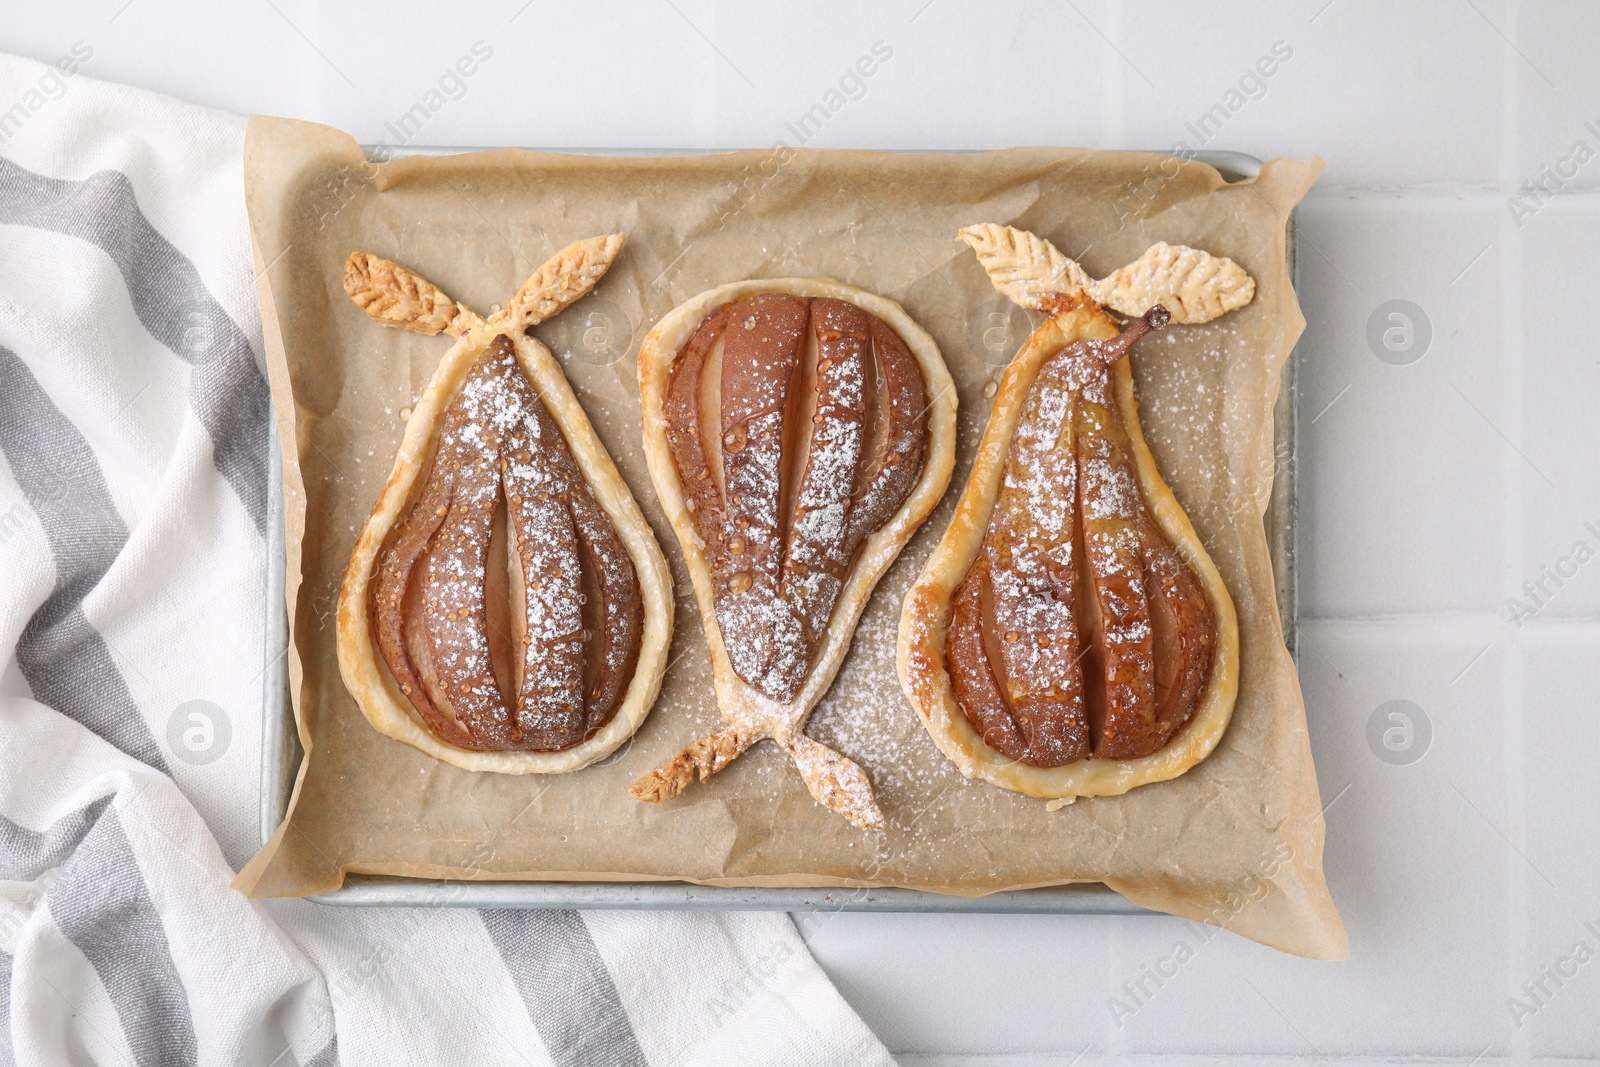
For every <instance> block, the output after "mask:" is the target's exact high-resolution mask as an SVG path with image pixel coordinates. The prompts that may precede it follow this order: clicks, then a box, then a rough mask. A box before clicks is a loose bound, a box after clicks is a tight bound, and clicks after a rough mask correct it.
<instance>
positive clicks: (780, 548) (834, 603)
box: [633, 278, 956, 828]
mask: <svg viewBox="0 0 1600 1067" xmlns="http://www.w3.org/2000/svg"><path fill="white" fill-rule="evenodd" d="M639 392H640V397H641V400H642V402H643V406H644V433H645V457H646V460H647V461H648V463H649V467H650V477H651V480H652V481H653V482H654V483H655V487H656V492H657V494H658V495H659V497H660V499H661V503H662V506H663V508H664V509H665V510H666V513H667V517H668V518H669V519H670V520H671V522H672V527H673V530H674V532H675V533H676V534H677V535H678V540H679V542H680V543H681V544H682V546H683V554H684V560H685V562H686V563H687V565H688V569H689V574H690V576H691V577H692V578H693V581H694V588H695V595H696V597H697V599H698V601H699V604H700V618H701V622H702V625H703V627H704V630H705V634H706V640H707V642H708V644H709V645H710V652H711V666H712V673H713V676H714V679H715V685H716V696H717V705H718V708H719V709H720V711H721V713H722V718H723V720H724V723H725V726H724V728H723V729H721V730H720V731H718V732H716V733H714V734H711V735H710V736H708V737H705V738H702V739H701V740H699V741H697V742H695V743H694V744H693V745H691V746H690V747H689V748H687V749H685V750H684V751H683V752H682V753H680V754H679V755H678V756H676V757H674V758H673V759H672V760H669V761H668V762H666V763H664V764H663V765H661V766H660V767H658V768H656V770H654V771H653V772H651V773H650V774H649V775H647V776H646V777H644V778H643V779H641V780H640V781H639V782H637V783H635V785H634V786H633V793H634V795H635V796H636V797H638V798H639V799H640V800H644V801H650V802H654V801H661V800H666V799H669V798H671V797H674V796H677V795H678V794H679V793H681V792H682V791H683V790H684V789H685V788H686V787H687V786H688V785H689V784H690V783H691V782H692V781H693V780H694V777H695V776H696V775H697V774H698V775H699V777H700V780H701V781H704V780H705V779H706V778H708V777H710V776H711V775H712V774H714V773H716V772H717V771H718V770H720V769H721V768H722V767H724V766H726V765H727V764H728V763H729V762H730V761H731V760H733V759H734V758H735V757H737V756H738V755H739V754H740V753H742V752H744V751H745V750H746V749H748V748H749V747H750V746H751V745H753V744H754V743H756V742H757V741H759V740H761V739H763V738H771V739H772V740H773V741H774V742H776V743H777V744H778V745H779V747H781V748H782V749H783V750H784V751H785V752H786V753H787V754H788V755H789V756H790V758H792V759H793V760H794V763H795V766H796V767H797V768H798V769H799V771H800V775H801V777H802V778H803V779H804V781H805V784H806V787H807V789H808V790H809V791H810V793H811V796H812V797H813V798H814V799H815V800H816V801H817V802H818V803H820V804H823V805H825V806H826V807H828V808H831V809H832V810H833V811H835V812H837V813H839V814H840V815H842V816H844V817H845V818H846V819H848V820H849V821H850V822H852V823H853V824H855V825H856V826H859V827H863V828H877V827H882V826H883V825H884V818H883V814H882V812H881V811H880V809H879V808H878V805H877V801H876V799H875V798H874V796H873V792H872V786H871V783H870V782H869V780H868V779H867V776H866V774H865V772H863V771H862V769H861V768H860V767H859V766H857V765H856V764H855V763H854V762H852V761H851V760H849V759H847V758H845V757H844V756H842V755H840V754H839V753H837V752H835V751H833V750H832V749H830V748H827V747H825V746H824V745H822V744H820V743H819V742H817V741H815V740H813V739H811V738H809V737H807V736H806V735H805V724H806V720H807V718H808V717H809V716H810V714H811V711H812V709H813V708H814V707H816V704H817V702H818V701H819V700H821V699H822V696H823V694H825V693H826V692H827V691H828V687H829V686H830V685H832V683H833V679H834V676H835V675H836V674H837V673H838V671H839V667H840V664H841V663H842V662H843V659H844V656H845V653H846V652H847V651H848V650H849V647H850V641H851V638H852V637H853V635H854V633H855V628H856V622H857V620H858V619H859V618H860V616H861V612H862V609H863V608H864V607H865V606H866V602H867V599H868V597H870V596H871V594H872V590H873V588H874V586H876V584H877V582H878V579H879V578H880V577H881V576H882V575H883V573H884V571H885V570H887V569H888V567H889V564H891V563H892V562H894V559H895V557H896V556H897V555H898V554H899V552H900V549H901V548H902V547H903V546H904V545H905V543H906V541H907V539H909V538H910V536H911V534H912V533H913V532H914V531H915V530H916V528H917V527H918V526H919V525H921V523H922V521H923V520H924V519H926V518H927V516H928V513H929V512H930V511H932V510H933V507H934V505H935V504H937V503H938V501H939V498H940V497H941V496H943V494H944V490H945V488H946V487H947V486H948V485H949V482H950V471H951V468H952V465H953V462H954V452H955V414H956V394H955V390H954V388H953V387H952V383H951V380H950V375H949V372H948V371H947V370H946V369H945V365H944V360H943V358H942V357H941V356H940V354H939V348H938V346H937V345H936V344H935V343H934V341H933V338H932V337H930V336H929V335H928V333H927V332H926V331H925V330H923V329H922V328H921V327H920V326H918V325H917V324H916V323H915V322H914V321H913V320H912V319H911V317H910V316H909V315H907V314H906V312H905V310H904V309H903V308H902V307H900V305H899V304H896V303H895V302H893V301H891V300H887V299H884V298H883V297H880V296H876V295H874V294H872V293H868V292H865V291H863V290H860V289H856V288H854V287H852V286H848V285H843V284H841V283H839V282H835V281H828V280H824V279H807V278H782V279H771V280H764V281H745V282H736V283H733V284H731V285H724V286H721V287H720V288H717V289H713V290H710V291H709V292H706V293H702V294H701V295H699V296H697V297H695V298H693V299H692V300H689V301H688V302H686V303H684V304H682V305H680V306H679V307H677V308H676V309H675V310H673V311H672V312H670V313H669V314H668V315H667V316H666V317H665V318H663V319H662V320H661V322H660V323H659V324H658V325H657V326H656V327H655V328H654V329H653V330H651V332H650V334H649V336H647V337H646V338H645V340H644V343H643V346H642V347H641V349H640V352H639Z"/></svg>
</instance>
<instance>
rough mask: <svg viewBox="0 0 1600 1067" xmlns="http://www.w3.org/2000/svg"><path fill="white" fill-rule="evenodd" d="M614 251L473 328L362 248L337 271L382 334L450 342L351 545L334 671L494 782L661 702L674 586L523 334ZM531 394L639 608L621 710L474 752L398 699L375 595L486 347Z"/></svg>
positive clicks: (615, 474) (431, 746) (628, 726)
mask: <svg viewBox="0 0 1600 1067" xmlns="http://www.w3.org/2000/svg"><path fill="white" fill-rule="evenodd" d="M621 246H622V236H621V235H620V234H613V235H609V236H606V237H599V238H592V239H590V240H587V241H580V242H577V243H576V244H573V245H571V246H569V247H568V248H566V249H564V250H563V251H562V252H560V253H558V254H557V255H556V256H555V257H553V258H552V259H551V260H550V261H549V262H547V263H546V264H544V265H543V266H542V267H541V268H540V269H539V270H538V271H536V272H535V273H534V275H533V276H532V277H531V278H529V280H528V282H527V283H526V284H525V285H524V286H523V287H522V289H521V290H520V291H519V292H518V294H517V296H516V297H515V298H513V299H512V301H511V302H510V303H508V304H507V305H506V306H505V308H504V309H502V310H501V311H499V312H497V313H496V314H495V315H493V316H491V317H490V318H489V319H487V320H485V319H483V318H482V317H480V316H478V315H477V314H476V313H474V312H472V311H471V310H470V309H468V308H466V307H464V306H463V305H460V304H457V303H456V302H455V301H453V300H450V298H449V297H447V296H445V294H444V293H443V292H442V291H440V290H439V289H438V287H437V286H434V285H432V284H431V283H429V282H427V281H426V280H425V279H422V278H420V277H418V276H417V275H415V274H414V273H413V272H411V271H408V270H406V269H405V268H404V267H399V266H398V265H396V264H392V263H389V262H388V261H386V260H381V259H379V258H378V257H376V256H368V255H366V254H364V253H357V254H356V255H353V256H352V257H351V259H350V261H349V262H348V263H347V265H346V278H345V285H346V290H347V291H348V292H349V293H350V295H351V297H352V299H353V300H355V302H356V303H357V304H358V306H360V307H362V309H363V310H365V311H366V312H367V313H368V314H370V315H372V316H373V317H374V318H377V319H379V321H381V322H384V323H385V324H386V325H392V326H397V327H400V328H404V329H410V330H414V331H415V332H418V333H424V334H437V333H439V332H448V333H450V334H451V335H453V336H457V337H458V338H459V340H457V341H456V343H455V344H454V345H453V346H452V347H451V348H450V350H449V351H448V352H446V353H445V355H444V357H443V359H441V360H440V362H439V366H438V369H437V370H436V371H435V372H434V375H433V378H432V380H431V381H430V382H429V383H428V386H427V388H426V390H425V391H424V392H423V395H422V398H421V400H420V401H419V402H418V403H417V405H416V407H415V410H414V411H413V413H412V415H411V417H410V419H409V420H408V422H407V424H406V430H405V435H404V437H403V439H402V441H401V444H400V448H399V451H398V453H397V455H396V457H395V463H394V468H393V470H392V471H391V473H390V475H389V478H388V480H387V482H386V483H385V485H384V488H383V491H382V493H381V494H380V495H379V498H378V501H377V503H376V505H375V506H374V508H373V511H372V516H371V517H370V518H369V519H368V521H367V523H366V526H365V527H364V528H363V529H362V531H361V534H360V536H359V537H358V538H357V541H356V546H355V549H354V551H353V552H352V553H351V557H350V563H349V565H348V567H347V568H346V570H345V576H344V582H343V586H342V588H341V593H340V600H339V626H338V655H339V668H340V672H341V674H342V676H343V678H344V682H345V685H346V687H347V688H348V689H349V690H350V693H351V695H352V696H354V697H355V699H356V702H357V704H359V705H360V707H361V710H362V713H363V714H364V715H365V716H366V718H367V720H368V721H369V722H370V723H371V724H372V726H373V727H374V728H375V729H376V730H378V731H379V732H380V733H383V734H385V735H387V736H389V737H392V738H394V739H395V740H398V741H401V742H404V743H405V744H408V745H411V746H412V747H413V748H416V749H419V750H421V751H423V752H426V753H428V754H429V755H431V756H433V757H435V758H437V759H440V760H443V761H444V762H446V763H450V764H453V765H455V766H457V767H461V768H464V769H466V770H472V771H492V772H496V773H501V774H553V773H559V772H564V771H572V770H577V769H578V768H581V767H585V766H587V765H589V764H591V763H594V762H595V761H597V760H600V759H603V758H605V757H606V756H607V755H609V754H611V753H612V752H614V751H615V750H616V749H617V748H618V747H619V746H620V745H621V744H622V743H623V742H624V741H626V740H627V739H628V738H629V737H630V736H632V734H633V733H634V732H635V731H636V730H637V729H638V728H639V726H640V724H642V723H643V721H644V719H645V716H646V715H648V714H649V712H650V709H651V707H652V705H653V704H654V703H655V700H656V697H657V695H658V694H659V693H660V689H661V680H662V676H663V675H664V674H665V671H666V666H667V651H668V645H669V644H670V642H671V637H672V623H673V609H674V603H673V595H672V580H671V576H670V572H669V570H668V568H667V564H666V559H665V557H664V556H663V555H662V553H661V548H660V546H659V545H658V544H657V543H656V539H655V535H654V533H653V532H652V531H651V529H650V527H649V524H648V523H647V522H646V521H645V518H644V515H643V513H642V512H641V511H640V509H639V506H638V503H637V502H636V501H635V500H634V498H633V494H632V493H631V492H630V491H629V489H628V487H627V484H626V483H625V482H624V481H623V480H622V476H621V474H620V472H619V471H618V470H617V467H616V464H615V463H613V462H612V460H611V457H610V455H609V454H608V453H607V452H606V450H605V446H604V445H603V444H602V443H601V441H600V438H599V437H598V436H597V435H596V434H595V432H594V427H593V426H592V425H591V424H590V422H589V419H588V416H587V415H586V414H585V412H584V410H583V407H582V405H581V404H580V403H579V401H578V399H577V397H576V395H575V394H574V393H573V391H572V387H571V385H570V384H569V383H568V382H567V379H566V375H565V374H564V373H563V372H562V370H561V366H560V364H559V363H557V362H556V359H555V357H554V356H553V355H552V354H551V353H550V351H549V349H547V348H545V346H544V345H542V344H540V343H539V341H537V340H536V339H535V338H533V337H532V336H530V335H529V334H528V332H527V330H528V328H529V327H530V326H532V325H534V324H536V323H538V322H540V321H543V320H544V319H546V318H548V317H550V316H551V315H553V314H555V313H557V312H558V311H560V310H561V309H562V308H564V307H566V306H567V305H568V304H570V303H572V302H573V301H575V300H577V299H579V298H580V297H582V296H583V295H584V294H585V293H587V292H589V290H590V289H592V288H593V287H594V285H595V283H596V282H597V281H598V280H599V279H600V277H601V276H602V275H604V274H605V272H606V270H607V268H608V267H609V266H610V264H611V262H612V260H613V259H614V258H615V257H616V255H617V253H618V251H619V250H620V248H621ZM501 338H505V339H507V340H508V341H509V342H510V346H511V348H512V351H513V353H514V356H515V360H516V365H517V368H518V369H519V370H520V371H521V373H522V374H523V375H525V376H526V378H527V381H528V382H529V383H531V384H532V386H533V389H534V391H535V392H536V393H537V402H542V404H543V407H544V410H545V412H547V413H548V415H549V416H550V419H551V420H552V421H553V423H554V425H555V427H556V428H557V429H558V430H559V433H560V435H561V437H562V439H563V442H564V443H565V446H566V449H567V451H568V452H569V453H570V455H571V457H572V459H573V460H574V461H575V462H576V465H577V468H578V470H579V472H580V473H581V475H582V478H583V480H584V482H585V483H586V484H587V487H588V490H589V492H590V494H591V495H592V497H593V500H594V502H595V503H596V504H598V505H599V508H600V509H601V510H602V511H603V512H604V515H605V518H606V519H607V520H609V522H610V525H611V527H612V529H613V530H614V531H615V534H616V536H617V539H618V540H620V542H621V544H622V546H623V547H624V548H625V550H626V553H627V556H628V558H629V560H630V561H631V563H632V566H633V571H634V575H635V578H636V581H637V585H638V592H639V599H640V602H641V604H642V608H643V625H642V633H641V635H640V639H639V647H638V653H637V658H636V660H635V661H634V666H633V670H632V675H631V677H630V678H629V679H628V681H627V685H626V688H625V690H624V692H623V695H622V698H621V701H620V704H618V706H617V708H616V711H615V713H614V714H613V715H612V716H611V717H610V719H609V721H608V722H606V724H605V725H604V726H603V727H601V728H600V729H599V730H598V732H596V733H594V734H593V736H590V737H588V738H587V739H586V740H584V741H582V742H581V743H579V744H576V745H574V746H572V747H568V748H564V749H560V750H558V751H526V750H507V751H480V750H473V749H469V748H465V747H461V746H458V745H455V744H451V743H449V742H448V741H445V740H443V739H441V737H439V736H438V735H436V734H435V733H434V731H432V730H430V729H429V728H428V726H427V724H426V723H425V721H424V720H423V718H422V716H421V715H420V714H419V712H418V710H417V709H416V707H415V706H413V703H412V701H411V700H409V699H408V698H407V696H406V695H405V693H404V692H402V690H401V685H400V683H399V682H398V681H397V680H396V678H395V675H394V672H393V671H392V670H391V669H390V667H389V665H388V663H386V662H385V659H384V656H383V655H382V654H381V653H380V651H379V648H378V645H377V641H376V638H375V625H376V621H377V620H376V618H375V616H376V611H375V597H374V589H375V583H376V581H377V571H378V564H379V560H380V555H381V554H382V552H383V551H384V548H385V544H386V542H388V541H390V540H391V539H392V536H393V534H394V531H395V530H396V528H397V526H398V525H399V524H400V523H401V521H402V520H403V518H404V516H405V514H406V512H407V511H408V509H409V508H410V507H411V506H412V505H413V504H414V503H415V501H416V499H417V494H418V492H419V491H420V489H421V480H422V479H423V478H424V476H425V475H426V472H427V471H428V469H429V466H430V463H431V461H432V459H433V457H434V455H435V453H436V451H437V449H438V447H439V440H438V436H439V430H440V424H441V420H442V418H443V417H444V414H445V412H446V410H447V409H448V408H449V407H450V405H451V402H452V401H453V400H454V399H455V398H456V397H457V396H458V394H459V393H460V391H461V389H462V387H463V385H464V384H465V383H466V382H467V380H468V379H469V377H470V376H471V375H472V373H473V370H474V368H475V367H476V366H478V364H479V362H480V359H482V358H483V357H484V356H485V353H486V352H489V350H490V349H491V346H494V347H495V349H496V351H500V352H503V351H504V350H505V342H504V341H500V340H499V339H501Z"/></svg>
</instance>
